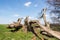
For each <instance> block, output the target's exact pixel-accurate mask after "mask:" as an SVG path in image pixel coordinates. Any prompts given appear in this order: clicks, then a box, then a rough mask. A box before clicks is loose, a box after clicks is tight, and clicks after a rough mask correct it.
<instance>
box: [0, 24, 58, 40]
mask: <svg viewBox="0 0 60 40" xmlns="http://www.w3.org/2000/svg"><path fill="white" fill-rule="evenodd" d="M6 27H7V25H4V24H0V40H31V38H32V37H33V34H32V33H31V32H28V33H24V32H23V31H22V30H21V29H20V30H19V31H17V32H10V30H9V29H7V28H6ZM40 37H42V35H41V34H40ZM46 38H47V39H48V40H58V39H56V38H49V37H46ZM37 40H39V39H38V38H37Z"/></svg>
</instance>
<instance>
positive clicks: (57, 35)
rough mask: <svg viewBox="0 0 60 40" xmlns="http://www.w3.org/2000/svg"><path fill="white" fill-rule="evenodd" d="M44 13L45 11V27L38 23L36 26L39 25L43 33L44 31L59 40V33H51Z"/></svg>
mask: <svg viewBox="0 0 60 40" xmlns="http://www.w3.org/2000/svg"><path fill="white" fill-rule="evenodd" d="M45 11H46V9H44V10H43V14H44V15H43V19H44V22H45V25H46V26H43V25H41V24H40V23H38V22H37V24H39V26H40V28H42V29H43V30H44V31H46V32H47V33H49V34H51V35H52V36H54V37H56V38H58V39H60V32H57V31H53V30H52V29H50V26H49V24H48V23H47V22H46V15H45Z"/></svg>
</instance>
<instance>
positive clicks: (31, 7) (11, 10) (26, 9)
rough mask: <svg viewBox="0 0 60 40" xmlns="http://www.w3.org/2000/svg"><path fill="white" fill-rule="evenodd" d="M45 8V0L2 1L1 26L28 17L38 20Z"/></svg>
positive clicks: (0, 11)
mask: <svg viewBox="0 0 60 40" xmlns="http://www.w3.org/2000/svg"><path fill="white" fill-rule="evenodd" d="M45 7H46V2H45V0H0V24H7V23H10V22H13V21H16V20H17V19H18V18H21V17H26V16H30V17H33V18H36V17H37V16H38V13H39V12H41V10H42V9H43V8H45Z"/></svg>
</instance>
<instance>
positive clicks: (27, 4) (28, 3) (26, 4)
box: [24, 2, 32, 7]
mask: <svg viewBox="0 0 60 40" xmlns="http://www.w3.org/2000/svg"><path fill="white" fill-rule="evenodd" d="M31 3H32V2H26V3H25V4H24V6H26V7H29V6H30V5H31Z"/></svg>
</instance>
